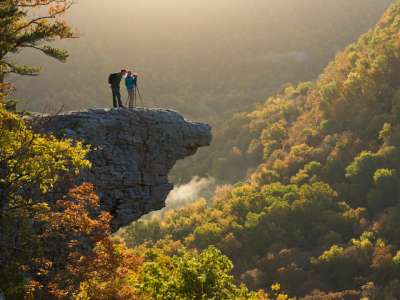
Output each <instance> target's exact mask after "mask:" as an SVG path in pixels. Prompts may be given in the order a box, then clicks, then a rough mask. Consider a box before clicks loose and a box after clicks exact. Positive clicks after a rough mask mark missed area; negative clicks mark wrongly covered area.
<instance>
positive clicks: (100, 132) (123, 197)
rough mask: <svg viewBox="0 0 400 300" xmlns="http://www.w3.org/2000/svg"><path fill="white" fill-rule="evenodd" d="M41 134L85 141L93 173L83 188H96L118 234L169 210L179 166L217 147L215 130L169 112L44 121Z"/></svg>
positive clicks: (97, 113) (107, 112) (95, 113)
mask: <svg viewBox="0 0 400 300" xmlns="http://www.w3.org/2000/svg"><path fill="white" fill-rule="evenodd" d="M40 130H41V131H44V132H49V133H53V134H54V135H55V136H57V137H63V138H72V139H76V140H83V141H84V142H85V143H87V144H90V145H91V147H92V150H91V151H90V153H89V157H88V158H89V159H90V161H91V162H92V165H93V166H92V168H91V169H90V170H85V171H84V172H83V173H82V175H81V177H80V178H78V179H77V183H80V182H84V181H89V182H92V183H93V184H94V185H95V187H96V190H97V192H98V194H99V196H100V200H101V206H102V209H103V210H105V211H108V212H110V213H111V214H112V216H113V221H112V226H113V230H117V229H118V228H120V227H121V226H125V225H127V224H129V223H130V222H132V221H134V220H136V219H138V218H139V217H140V216H142V215H144V214H146V213H148V212H150V211H154V210H158V209H161V208H162V207H164V205H165V199H166V197H167V195H168V193H169V192H170V191H171V189H172V188H173V186H172V184H170V183H169V182H168V173H169V171H170V170H171V168H172V167H173V166H174V164H175V162H176V161H177V160H179V159H183V158H185V157H187V156H190V155H193V154H195V152H196V150H197V149H198V148H199V147H204V146H208V145H209V144H210V142H211V138H212V137H211V127H210V126H209V125H207V124H203V123H195V122H189V121H186V120H185V119H184V118H183V117H182V116H181V115H180V114H178V113H177V112H176V111H173V110H166V109H146V108H135V109H123V108H118V109H89V110H85V111H75V112H68V113H62V114H58V115H55V116H45V115H41V116H40Z"/></svg>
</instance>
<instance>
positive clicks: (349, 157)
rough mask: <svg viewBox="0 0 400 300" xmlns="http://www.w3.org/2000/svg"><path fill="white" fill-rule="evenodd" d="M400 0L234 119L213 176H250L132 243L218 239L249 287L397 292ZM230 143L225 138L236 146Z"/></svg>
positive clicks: (146, 226)
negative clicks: (311, 70) (302, 77)
mask: <svg viewBox="0 0 400 300" xmlns="http://www.w3.org/2000/svg"><path fill="white" fill-rule="evenodd" d="M399 32H400V1H396V2H395V3H394V4H393V6H392V7H391V8H390V9H389V10H388V11H387V12H386V13H385V15H384V16H383V17H382V19H381V20H380V21H379V23H378V24H377V25H376V27H374V28H373V29H371V30H370V31H369V32H368V33H366V34H364V35H362V36H361V37H360V38H359V39H358V41H357V42H356V43H354V44H351V45H350V46H348V47H347V48H346V49H345V50H344V51H342V52H340V53H339V54H337V56H336V58H335V59H334V60H333V61H332V62H331V63H330V64H329V65H328V66H327V67H326V68H325V70H324V72H323V73H322V74H321V75H320V76H319V78H318V80H316V81H313V82H306V83H301V84H298V85H288V86H286V87H285V88H284V89H282V91H281V92H280V93H278V94H277V95H275V96H273V97H270V98H269V99H268V100H267V101H266V103H265V104H263V105H259V106H258V107H257V109H255V110H253V111H252V112H249V113H242V114H238V115H236V116H235V118H233V120H231V121H230V123H229V124H228V125H229V126H226V130H225V131H226V132H225V134H230V135H235V136H237V139H236V141H235V144H234V146H235V147H232V150H231V151H227V152H226V153H225V156H226V158H225V159H226V163H225V164H224V162H220V165H219V169H218V171H219V172H221V174H222V176H223V175H224V174H228V175H227V176H229V174H236V172H237V171H238V170H243V172H244V173H245V172H246V171H248V170H251V169H252V168H253V171H252V172H251V173H250V175H249V176H248V179H247V180H246V181H244V182H241V183H237V184H235V185H234V186H230V185H226V186H222V187H220V188H219V189H218V190H217V192H216V194H215V196H214V197H213V198H212V199H208V200H206V199H200V200H198V201H196V202H194V203H192V204H189V205H186V206H185V207H183V208H181V209H175V210H171V211H169V212H167V213H165V215H164V216H163V217H154V218H152V219H147V220H141V221H138V222H136V223H133V224H132V225H131V226H129V227H128V228H127V230H126V233H125V238H126V240H127V241H128V242H129V245H130V246H134V247H138V249H143V248H153V249H154V248H157V249H162V250H163V251H165V252H166V253H175V251H176V250H175V249H179V248H180V247H181V246H185V247H188V248H193V249H198V250H201V249H206V248H207V247H208V246H209V245H215V246H216V247H217V248H219V249H220V250H221V251H222V252H223V253H224V254H226V255H228V257H230V258H231V259H232V260H233V262H234V265H235V268H234V274H235V278H236V279H237V280H239V281H241V282H245V283H246V284H247V285H248V286H249V287H250V288H252V289H259V288H267V287H268V286H270V285H271V284H273V283H274V282H279V283H280V284H281V285H282V287H283V289H284V290H286V291H287V292H288V293H289V295H290V296H298V297H305V298H304V299H361V298H363V299H398V298H399V297H400V244H399V241H400V235H399V234H400V232H399V230H398V228H399V224H398V223H399V220H400V190H399V187H400V135H399V129H400V114H399V112H400V34H399ZM231 146H232V145H229V147H231Z"/></svg>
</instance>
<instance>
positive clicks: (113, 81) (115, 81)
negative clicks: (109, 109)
mask: <svg viewBox="0 0 400 300" xmlns="http://www.w3.org/2000/svg"><path fill="white" fill-rule="evenodd" d="M125 75H126V70H125V69H122V70H121V72H119V73H113V74H110V76H108V83H109V84H110V87H111V92H112V97H113V105H114V107H124V106H123V105H122V101H121V92H120V83H121V80H122V78H123V77H124V76H125Z"/></svg>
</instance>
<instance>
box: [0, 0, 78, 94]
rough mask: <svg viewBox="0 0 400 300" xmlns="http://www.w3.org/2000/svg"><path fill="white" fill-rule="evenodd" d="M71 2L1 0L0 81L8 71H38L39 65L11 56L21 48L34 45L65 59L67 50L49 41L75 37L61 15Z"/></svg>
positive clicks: (60, 59)
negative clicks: (33, 65) (20, 60)
mask: <svg viewBox="0 0 400 300" xmlns="http://www.w3.org/2000/svg"><path fill="white" fill-rule="evenodd" d="M71 5H72V1H71V0H0V84H2V83H4V79H5V75H6V74H9V73H15V74H20V75H37V74H38V72H39V69H38V68H36V67H31V66H25V65H18V64H17V63H15V62H14V61H12V60H11V59H10V57H9V56H10V54H15V53H18V52H19V51H21V50H22V49H25V48H31V49H35V50H38V51H40V52H42V53H44V54H46V55H48V56H50V57H52V58H55V59H57V60H59V61H61V62H65V60H66V59H67V57H68V53H67V52H66V51H65V50H62V49H58V48H55V47H52V46H50V45H49V43H50V42H52V41H54V40H56V39H68V38H74V37H76V34H75V33H74V32H73V31H72V29H71V27H69V26H68V25H67V24H66V23H65V21H64V20H62V18H61V17H62V15H63V14H64V13H65V12H66V11H67V10H68V9H69V8H70V7H71ZM0 91H1V90H0Z"/></svg>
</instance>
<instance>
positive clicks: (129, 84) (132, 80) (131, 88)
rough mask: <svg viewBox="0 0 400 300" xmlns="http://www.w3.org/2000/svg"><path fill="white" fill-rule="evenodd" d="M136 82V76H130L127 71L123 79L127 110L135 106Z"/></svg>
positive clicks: (130, 73) (129, 72)
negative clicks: (127, 98) (127, 101)
mask: <svg viewBox="0 0 400 300" xmlns="http://www.w3.org/2000/svg"><path fill="white" fill-rule="evenodd" d="M136 81H137V74H136V73H135V74H133V75H132V72H131V71H128V75H127V76H126V78H125V86H126V90H127V91H128V97H129V108H133V107H134V106H136Z"/></svg>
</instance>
